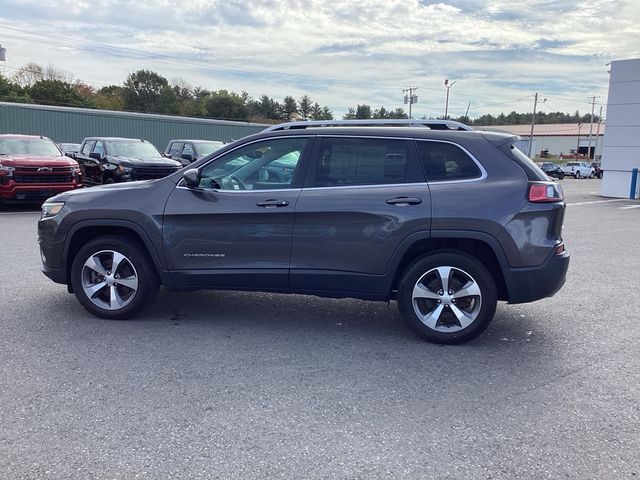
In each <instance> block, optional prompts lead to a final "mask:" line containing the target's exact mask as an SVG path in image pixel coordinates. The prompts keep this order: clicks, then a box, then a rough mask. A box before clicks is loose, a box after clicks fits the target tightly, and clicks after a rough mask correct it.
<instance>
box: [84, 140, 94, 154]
mask: <svg viewBox="0 0 640 480" xmlns="http://www.w3.org/2000/svg"><path fill="white" fill-rule="evenodd" d="M94 143H96V142H94V141H93V140H89V141H88V142H87V143H85V144H84V147H82V154H83V155H84V156H85V157H88V156H89V153H90V152H91V149H92V148H93V144H94Z"/></svg>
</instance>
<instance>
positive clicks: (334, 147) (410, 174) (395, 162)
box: [310, 138, 424, 187]
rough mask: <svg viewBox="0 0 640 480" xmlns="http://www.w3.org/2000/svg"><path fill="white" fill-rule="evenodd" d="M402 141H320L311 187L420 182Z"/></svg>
mask: <svg viewBox="0 0 640 480" xmlns="http://www.w3.org/2000/svg"><path fill="white" fill-rule="evenodd" d="M410 152H411V150H410V144H409V142H407V141H406V140H393V139H388V140H387V139H376V138H324V139H322V144H321V147H320V153H319V157H318V158H317V160H316V165H315V172H314V174H315V176H314V178H313V179H312V181H311V185H310V186H313V187H337V186H357V185H389V184H397V183H414V182H420V181H424V177H423V175H422V174H421V172H420V171H419V169H420V167H419V166H418V165H417V163H416V161H415V158H414V157H413V156H412V155H411V153H410Z"/></svg>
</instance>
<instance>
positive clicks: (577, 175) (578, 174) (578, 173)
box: [574, 170, 582, 178]
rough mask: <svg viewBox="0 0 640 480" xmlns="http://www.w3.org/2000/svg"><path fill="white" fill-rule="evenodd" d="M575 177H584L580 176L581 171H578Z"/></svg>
mask: <svg viewBox="0 0 640 480" xmlns="http://www.w3.org/2000/svg"><path fill="white" fill-rule="evenodd" d="M574 177H576V178H580V177H582V175H580V170H576V173H575V174H574Z"/></svg>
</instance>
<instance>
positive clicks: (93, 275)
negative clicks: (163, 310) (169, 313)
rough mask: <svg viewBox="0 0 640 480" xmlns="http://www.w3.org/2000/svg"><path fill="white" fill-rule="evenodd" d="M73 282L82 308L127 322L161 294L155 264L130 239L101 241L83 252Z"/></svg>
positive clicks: (76, 260)
mask: <svg viewBox="0 0 640 480" xmlns="http://www.w3.org/2000/svg"><path fill="white" fill-rule="evenodd" d="M71 283H72V286H73V291H74V292H75V293H76V297H77V298H78V300H79V301H80V303H81V304H82V306H83V307H84V308H85V309H87V310H88V311H89V312H91V313H92V314H93V315H95V316H97V317H101V318H107V319H127V318H131V317H133V316H134V315H136V314H137V313H138V312H139V311H140V310H142V309H143V308H144V307H145V306H146V305H147V304H148V303H150V302H151V301H152V300H153V298H154V297H155V295H156V293H157V292H158V287H159V282H158V277H157V274H156V271H155V269H154V266H153V264H152V263H151V261H150V260H149V258H148V256H147V255H146V252H145V251H144V249H143V247H141V246H140V245H139V244H138V243H137V242H132V241H131V239H130V238H128V237H123V236H115V235H114V236H108V237H101V238H97V239H95V240H93V241H91V242H89V243H87V244H86V245H85V246H84V247H82V248H81V249H80V251H79V252H78V254H77V255H76V257H75V258H74V260H73V264H72V265H71Z"/></svg>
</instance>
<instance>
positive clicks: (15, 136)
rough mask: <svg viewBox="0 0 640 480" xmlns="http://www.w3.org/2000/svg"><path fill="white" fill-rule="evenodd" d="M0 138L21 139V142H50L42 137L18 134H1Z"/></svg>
mask: <svg viewBox="0 0 640 480" xmlns="http://www.w3.org/2000/svg"><path fill="white" fill-rule="evenodd" d="M0 138H8V139H9V138H15V139H23V140H39V139H43V140H45V139H46V140H51V139H50V138H49V137H45V136H43V135H22V134H18V133H3V134H0Z"/></svg>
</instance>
